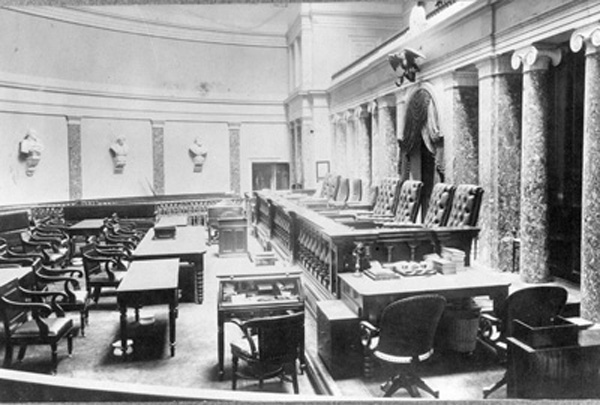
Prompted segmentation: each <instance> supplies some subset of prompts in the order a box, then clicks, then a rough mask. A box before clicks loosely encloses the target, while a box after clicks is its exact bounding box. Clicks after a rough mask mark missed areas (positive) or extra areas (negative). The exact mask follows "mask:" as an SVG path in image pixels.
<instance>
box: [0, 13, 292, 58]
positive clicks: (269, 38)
mask: <svg viewBox="0 0 600 405" xmlns="http://www.w3.org/2000/svg"><path fill="white" fill-rule="evenodd" d="M5 9H7V10H11V11H13V12H16V13H21V14H27V15H31V16H35V17H39V18H45V19H49V20H55V21H61V22H64V23H68V24H76V25H81V26H85V27H93V28H97V29H101V30H107V31H117V32H123V33H128V34H133V35H141V36H147V37H159V38H166V39H173V40H178V41H189V42H204V43H213V44H221V45H239V46H251V47H261V48H286V46H287V45H286V38H285V35H284V34H267V33H255V32H244V31H239V32H235V31H225V30H217V29H209V28H198V27H192V26H187V25H177V24H167V23H161V22H156V21H146V20H141V19H135V18H132V17H125V16H120V15H116V14H111V13H108V12H102V11H96V10H90V9H80V8H70V7H53V6H38V7H6V8H5Z"/></svg>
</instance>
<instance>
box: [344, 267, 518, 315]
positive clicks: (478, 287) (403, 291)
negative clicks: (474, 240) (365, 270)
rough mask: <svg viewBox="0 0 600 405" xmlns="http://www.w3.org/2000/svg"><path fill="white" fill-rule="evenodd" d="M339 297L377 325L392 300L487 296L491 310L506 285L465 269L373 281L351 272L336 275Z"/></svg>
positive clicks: (483, 272) (500, 299) (495, 277)
mask: <svg viewBox="0 0 600 405" xmlns="http://www.w3.org/2000/svg"><path fill="white" fill-rule="evenodd" d="M338 277H339V281H340V283H339V287H340V291H339V293H340V298H341V299H342V301H344V302H345V303H346V305H348V307H349V308H350V309H351V310H353V311H354V313H356V314H358V315H359V316H360V317H361V318H362V319H366V320H368V321H369V322H371V323H374V324H377V322H378V320H379V315H380V314H381V311H383V309H384V308H385V307H386V306H387V305H388V304H390V303H391V302H393V301H396V300H398V299H401V298H406V297H410V296H413V295H420V294H440V295H443V296H444V297H446V298H450V299H452V298H464V297H476V296H482V295H485V296H489V297H490V298H492V299H493V300H494V308H499V306H500V305H501V304H502V302H504V300H505V299H506V297H507V296H508V287H509V285H510V282H508V281H506V280H505V279H504V278H503V277H501V276H500V275H499V274H496V273H493V272H491V271H487V270H483V269H479V268H473V267H469V268H467V270H465V271H459V272H457V273H456V274H447V275H441V274H435V275H433V276H415V277H402V278H399V279H393V280H381V281H375V280H372V279H370V278H369V277H367V276H365V275H363V276H361V277H355V276H354V275H353V274H352V273H344V274H340V275H339V276H338Z"/></svg>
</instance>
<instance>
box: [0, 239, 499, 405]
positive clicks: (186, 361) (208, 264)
mask: <svg viewBox="0 0 600 405" xmlns="http://www.w3.org/2000/svg"><path fill="white" fill-rule="evenodd" d="M251 243H252V242H251ZM216 250H217V247H216V246H211V247H209V250H208V252H207V254H206V257H205V269H206V270H205V281H204V282H205V285H204V291H205V293H204V295H205V298H204V303H203V304H202V305H197V304H194V303H180V305H179V317H178V319H177V352H176V355H175V357H170V355H169V348H168V321H167V319H168V318H167V306H166V305H164V306H152V307H145V308H143V309H142V313H146V314H153V315H154V317H155V322H154V323H153V324H151V325H145V326H140V325H138V326H135V325H134V326H133V327H132V328H131V332H132V335H133V339H134V352H133V355H132V356H131V358H130V359H129V360H128V361H123V359H122V358H121V357H119V356H116V355H115V354H114V353H113V347H112V343H113V342H115V341H117V339H118V336H119V312H118V311H117V305H116V299H115V296H114V293H109V292H108V291H107V292H106V293H105V294H103V296H102V298H101V300H100V303H99V304H98V305H96V306H94V307H93V308H92V309H91V311H90V324H89V326H88V327H87V329H86V336H85V337H81V336H78V337H77V338H76V339H75V341H74V354H73V356H72V358H68V357H67V348H66V342H65V343H63V344H61V345H60V347H59V366H58V375H60V376H63V377H74V378H85V379H93V380H96V381H106V384H111V382H114V381H118V382H126V383H141V384H150V385H160V386H167V387H172V389H173V390H177V388H178V387H185V388H208V389H219V390H230V389H231V378H230V362H231V360H230V357H229V346H228V344H227V342H228V341H229V340H230V339H231V338H232V337H233V336H234V335H235V336H237V335H238V331H237V330H236V327H235V326H234V325H232V324H226V329H225V339H226V346H225V348H226V350H225V355H226V357H225V367H226V368H225V371H226V375H225V379H224V380H223V381H219V380H218V378H217V339H216V337H217V279H216V276H215V274H216V273H217V272H219V271H220V270H222V269H224V268H227V267H231V266H235V265H236V264H237V263H239V261H240V260H247V258H232V259H226V258H219V257H218V256H217V255H216ZM73 316H74V319H75V320H77V322H78V316H77V315H76V314H73ZM129 316H130V317H131V318H133V310H130V314H129ZM0 349H1V350H2V351H3V348H2V347H0ZM306 349H307V350H308V351H309V352H310V354H311V357H312V358H313V359H314V360H315V364H316V365H317V367H320V368H321V369H324V366H323V364H322V363H321V362H320V360H319V359H318V355H317V330H316V322H315V320H314V319H313V318H312V317H310V315H309V314H307V321H306ZM13 369H15V370H23V371H31V372H38V373H49V372H50V349H49V348H48V347H44V346H42V347H35V346H32V347H30V348H29V349H28V353H27V355H26V357H25V359H24V361H23V362H22V363H15V364H14V365H13ZM391 371H392V370H389V369H388V368H386V367H376V368H375V370H374V376H373V378H371V379H363V378H359V377H357V378H351V379H340V380H335V381H334V380H331V381H334V387H333V391H334V392H335V393H337V394H339V395H342V396H344V397H348V398H364V399H368V398H373V397H381V396H382V392H381V390H380V388H379V387H380V384H381V383H382V382H384V381H385V380H386V379H387V377H388V376H389V375H391ZM421 371H422V375H423V376H424V378H425V380H426V381H427V383H428V384H430V385H431V386H432V387H433V388H434V389H438V390H440V392H441V394H440V398H441V399H449V400H457V399H460V400H475V399H481V398H482V394H481V389H482V388H483V387H485V386H488V385H490V384H492V383H494V382H495V381H497V380H498V379H500V378H501V377H502V374H503V372H504V368H503V366H502V365H500V364H498V362H497V359H495V358H493V357H491V356H489V355H488V354H487V352H485V351H483V350H479V349H477V350H476V351H475V352H474V353H473V355H471V356H465V355H462V354H458V353H451V352H450V353H436V354H435V355H434V357H433V359H432V360H431V361H430V362H429V364H427V365H424V366H423V367H422V369H421ZM299 383H300V392H301V393H302V394H314V393H315V391H314V388H313V386H312V385H311V382H310V380H309V378H308V376H307V373H304V374H303V375H301V376H300V380H299ZM238 389H239V390H240V391H258V390H259V388H258V384H257V383H256V382H255V381H241V382H240V384H239V385H238ZM262 391H264V392H274V393H291V392H292V386H291V384H290V383H285V382H283V383H282V382H280V381H279V380H273V381H270V382H267V383H265V385H264V387H263V390H262ZM394 397H395V398H409V396H408V393H407V392H406V391H403V390H400V391H398V392H397V393H396V394H395V395H394ZM424 397H427V394H425V395H424ZM493 398H506V388H502V389H500V390H499V391H498V392H496V393H495V394H494V395H493Z"/></svg>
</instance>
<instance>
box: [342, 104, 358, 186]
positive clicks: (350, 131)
mask: <svg viewBox="0 0 600 405" xmlns="http://www.w3.org/2000/svg"><path fill="white" fill-rule="evenodd" d="M344 122H346V153H345V154H344V157H345V159H346V170H345V171H344V173H342V176H343V177H348V178H353V177H355V176H356V169H357V168H356V156H357V153H356V126H355V123H354V111H353V110H348V111H346V112H345V113H344Z"/></svg>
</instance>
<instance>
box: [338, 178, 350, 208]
mask: <svg viewBox="0 0 600 405" xmlns="http://www.w3.org/2000/svg"><path fill="white" fill-rule="evenodd" d="M349 196H350V180H349V179H348V178H343V179H340V184H339V187H338V190H337V193H336V195H335V198H334V201H335V202H343V203H345V202H346V201H348V197H349Z"/></svg>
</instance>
